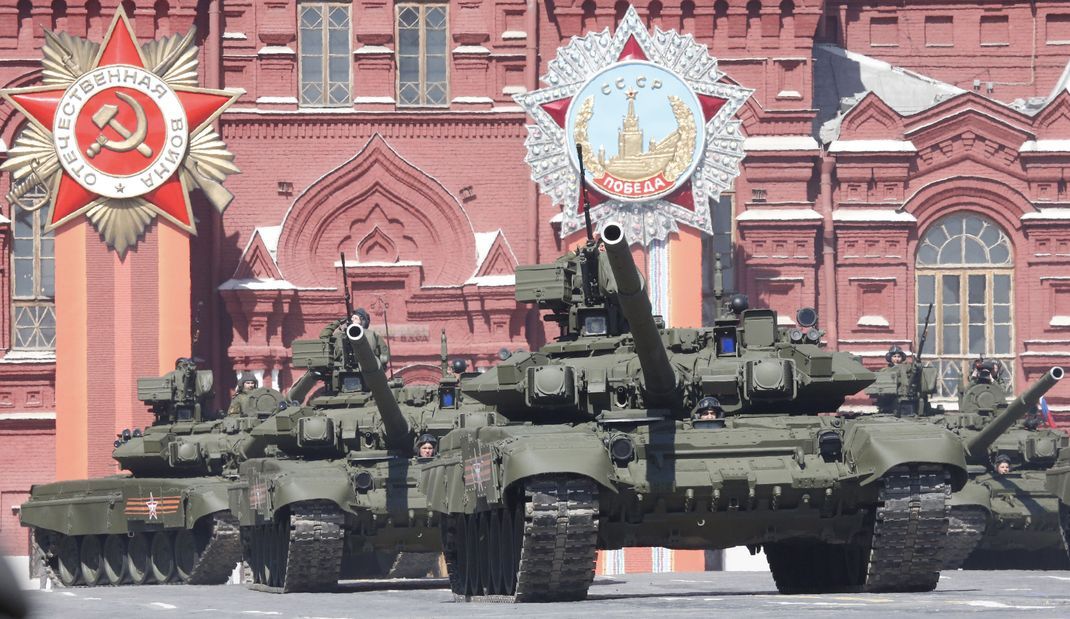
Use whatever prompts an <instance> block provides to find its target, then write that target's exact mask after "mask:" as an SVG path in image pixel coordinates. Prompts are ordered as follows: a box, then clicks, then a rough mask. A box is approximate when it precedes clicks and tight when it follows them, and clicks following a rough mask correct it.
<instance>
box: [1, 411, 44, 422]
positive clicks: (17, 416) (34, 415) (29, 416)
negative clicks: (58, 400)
mask: <svg viewBox="0 0 1070 619" xmlns="http://www.w3.org/2000/svg"><path fill="white" fill-rule="evenodd" d="M55 418H56V411H33V412H27V413H0V421H23V420H30V421H35V420H47V419H55Z"/></svg>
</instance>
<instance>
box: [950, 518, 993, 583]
mask: <svg viewBox="0 0 1070 619" xmlns="http://www.w3.org/2000/svg"><path fill="white" fill-rule="evenodd" d="M987 525H988V515H987V514H986V513H985V511H984V510H982V509H977V508H970V507H952V508H951V517H950V521H949V524H948V528H947V536H948V543H947V547H946V549H945V550H944V560H943V562H942V564H941V567H940V569H941V570H957V569H959V568H960V567H963V564H964V563H965V562H966V558H967V557H969V556H970V553H972V552H973V550H974V548H976V547H977V544H979V543H980V542H981V538H982V537H983V536H984V534H985V527H986V526H987Z"/></svg>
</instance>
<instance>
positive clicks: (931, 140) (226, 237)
mask: <svg viewBox="0 0 1070 619" xmlns="http://www.w3.org/2000/svg"><path fill="white" fill-rule="evenodd" d="M117 4H118V3H117V2H115V1H114V0H104V1H103V2H98V1H96V0H90V1H88V2H83V1H81V0H71V1H69V2H63V1H61V0H57V1H55V2H52V3H51V4H49V3H47V2H30V1H29V0H0V87H3V88H6V87H15V86H25V85H32V84H34V83H35V81H37V80H39V76H40V68H39V67H40V51H39V50H40V47H41V44H42V42H43V36H44V35H43V30H44V29H46V28H47V29H57V30H63V31H66V32H69V33H71V34H75V35H79V36H88V37H89V38H90V39H93V40H99V39H100V38H101V37H102V35H103V30H104V29H105V28H106V27H107V24H108V23H109V21H110V18H111V15H112V14H113V12H114V8H115V6H116V5H117ZM123 5H124V6H125V7H126V11H127V13H128V14H129V15H130V16H131V19H132V21H133V23H134V27H135V30H136V32H137V34H138V37H139V38H140V39H142V40H143V41H144V40H149V39H153V38H157V37H161V36H166V35H170V34H173V33H179V32H185V31H186V30H187V29H188V28H189V27H190V26H191V25H195V26H196V27H197V30H198V32H199V33H200V34H199V36H200V39H201V45H202V51H201V57H200V61H201V75H202V78H203V81H204V83H205V85H206V86H209V87H231V88H243V89H245V91H246V92H245V95H244V96H243V97H242V98H241V99H240V100H239V101H238V103H236V104H235V105H234V106H233V107H232V108H230V109H229V110H228V111H227V112H226V113H225V114H224V115H223V117H222V119H221V120H220V121H219V126H220V130H221V133H222V135H223V138H224V140H225V141H226V142H227V145H228V147H229V148H230V150H231V151H233V152H234V153H235V154H236V156H237V160H236V163H237V164H238V165H239V167H240V168H241V169H242V172H243V173H242V174H241V175H238V176H234V177H231V178H230V179H229V180H228V181H227V188H228V189H229V190H230V191H231V192H233V193H234V195H235V199H234V201H233V203H232V204H231V206H230V207H229V208H228V210H227V211H226V214H225V216H223V217H222V218H220V217H219V216H217V215H216V214H215V213H214V211H213V209H211V208H210V207H209V206H208V204H207V202H206V201H205V200H204V199H202V198H200V197H199V196H197V195H196V194H195V195H194V214H195V215H196V217H197V218H198V220H199V222H198V225H197V227H198V231H199V232H198V236H197V237H196V238H195V239H194V240H193V249H194V251H193V262H194V264H193V265H192V266H193V268H192V274H193V275H192V277H193V298H194V301H193V307H192V308H191V312H192V315H193V318H194V323H195V327H194V334H193V335H194V337H195V352H196V354H198V355H199V356H201V357H204V358H205V359H208V360H209V362H210V364H211V365H212V367H213V368H214V369H216V370H217V371H218V372H220V373H221V375H226V376H228V377H230V376H233V374H232V372H234V371H240V370H244V369H248V370H252V371H255V372H258V373H259V374H260V375H261V376H262V377H263V378H264V381H265V382H266V383H268V384H276V385H283V386H285V385H287V384H288V383H289V381H290V380H292V376H291V373H290V369H289V358H288V352H287V346H288V345H289V344H290V342H292V340H293V339H295V338H299V337H308V336H311V335H314V334H316V333H317V332H318V330H319V329H320V328H321V326H322V324H323V323H324V322H326V321H328V320H330V319H332V318H335V317H337V316H338V314H339V312H340V310H341V295H340V293H339V282H340V280H341V278H342V277H343V275H342V272H341V268H340V264H339V254H340V253H344V255H345V256H346V260H347V262H348V263H349V265H350V267H351V268H350V269H349V272H348V277H349V280H350V281H351V283H352V285H353V287H354V294H355V296H356V302H357V303H358V304H360V305H364V306H367V307H368V308H369V309H370V310H371V312H372V316H373V321H374V322H375V323H376V324H377V326H379V327H382V326H384V325H383V324H382V323H383V322H385V319H386V318H387V317H388V318H389V323H390V324H389V326H390V331H391V333H390V339H391V348H392V351H393V363H394V370H395V371H396V372H397V373H399V374H400V375H401V376H404V377H406V378H408V379H413V380H422V381H427V380H432V379H433V377H434V376H435V375H436V374H437V371H438V370H437V358H438V348H439V332H440V329H445V330H446V332H447V335H448V336H449V342H450V349H451V355H452V356H458V357H465V358H467V359H469V360H470V362H472V363H474V364H475V365H476V366H477V367H478V366H485V365H488V364H490V363H492V362H493V360H494V358H495V357H496V355H497V352H498V351H499V350H500V349H501V348H503V347H505V348H509V349H516V348H521V347H524V348H527V347H531V346H536V345H538V344H539V342H540V341H541V340H542V339H543V338H544V337H545V335H544V333H543V331H542V326H541V324H542V323H541V322H540V321H539V320H538V319H537V316H536V315H535V314H534V313H533V312H531V311H530V310H528V309H527V308H517V307H516V305H515V303H514V302H513V289H512V273H513V269H514V267H515V266H516V265H517V264H518V263H528V262H534V261H537V260H543V259H548V258H552V257H553V256H555V255H556V254H557V253H558V252H559V251H560V250H561V248H562V247H563V246H564V242H563V241H561V240H560V239H559V238H558V230H557V229H556V228H555V226H554V216H555V215H556V214H557V213H558V208H557V207H556V206H554V205H552V204H551V203H550V201H549V200H547V199H546V198H545V197H542V196H540V195H539V193H538V190H537V188H536V186H535V184H534V183H532V182H530V181H529V180H528V179H529V178H530V170H529V169H528V167H527V164H525V162H524V156H525V151H524V146H523V141H524V137H525V135H526V128H525V127H526V124H527V123H528V119H527V118H525V115H524V114H523V112H522V111H521V110H520V108H519V107H518V106H517V105H516V104H515V103H514V102H513V101H512V95H513V94H516V93H521V92H525V91H530V90H533V89H536V88H538V87H539V76H540V75H541V74H543V73H544V72H545V68H546V63H547V62H548V61H549V60H552V59H553V58H554V57H555V55H556V50H557V49H558V48H559V47H560V46H561V45H562V44H563V43H565V42H566V41H568V40H569V38H570V37H572V36H574V35H579V34H581V33H583V32H585V31H589V30H600V29H602V28H613V27H614V25H615V23H616V22H617V21H618V20H619V19H620V17H621V16H622V15H623V14H624V12H625V10H626V9H627V6H628V4H627V3H626V2H618V3H615V4H614V3H610V2H603V1H601V0H586V1H582V2H581V1H580V0H565V1H563V2H554V3H543V2H536V3H530V2H521V1H519V0H448V1H447V0H443V1H441V2H436V1H433V0H420V1H418V2H401V1H398V2H384V1H383V0H353V1H351V2H348V1H347V2H342V1H324V2H313V1H308V2H305V1H303V0H278V1H273V2H250V1H228V0H201V1H199V2H196V1H193V0H172V1H171V2H167V1H164V0H161V1H158V2H124V3H123ZM636 9H637V10H638V12H639V14H640V15H641V16H643V17H644V18H645V19H647V20H648V21H649V23H650V25H651V27H652V28H653V27H655V26H656V27H660V28H663V29H676V30H679V31H682V32H686V33H690V34H692V35H694V37H695V38H696V39H697V40H699V41H700V42H702V43H704V44H706V45H708V46H709V48H710V52H711V54H712V55H713V56H715V57H717V58H718V59H719V67H720V70H721V71H723V72H724V73H725V74H726V75H727V78H728V79H730V80H731V81H733V82H734V83H737V84H739V85H741V86H744V87H747V88H752V89H754V90H755V93H754V95H753V97H752V98H751V99H750V101H749V102H748V104H747V106H746V107H745V108H744V109H743V111H742V112H741V113H740V114H739V118H740V120H741V121H742V123H743V131H744V133H745V135H746V136H747V140H746V144H745V147H746V151H747V157H746V159H745V160H744V164H743V170H742V173H741V175H740V177H739V179H738V180H737V182H736V185H735V191H734V192H733V193H731V194H727V195H725V196H723V197H722V199H721V200H720V202H719V203H718V204H717V205H714V208H713V217H714V228H715V230H716V234H714V235H713V236H711V237H709V238H707V239H703V240H702V256H703V265H702V268H701V269H692V271H693V272H694V273H695V274H697V275H696V276H695V277H696V278H701V281H697V279H696V281H683V280H682V279H680V278H678V279H677V280H670V281H669V282H668V286H669V287H672V286H701V287H702V289H703V290H704V293H706V294H705V295H704V296H707V297H708V294H709V292H710V291H711V290H712V262H713V259H712V257H713V255H714V252H720V253H722V254H724V255H726V256H730V257H731V260H729V261H728V264H729V267H730V268H729V269H728V270H727V271H728V274H729V277H730V280H731V281H732V282H734V285H735V286H736V287H737V288H739V289H740V290H742V291H744V292H746V293H748V294H749V295H751V297H752V299H758V300H759V301H758V302H760V303H764V304H768V305H770V306H772V307H774V308H776V309H778V310H780V311H782V312H784V316H785V319H790V317H791V316H793V314H794V310H795V309H796V308H797V307H799V306H803V305H814V306H816V307H817V308H818V309H819V311H820V312H821V315H822V326H823V327H824V328H825V329H826V330H827V341H828V344H829V345H830V346H833V347H838V348H839V349H842V350H850V351H854V352H857V353H859V354H862V355H864V356H865V357H866V358H867V359H868V360H870V361H872V362H873V364H874V365H875V366H876V365H879V364H880V363H881V358H882V357H883V354H884V351H885V350H887V348H888V346H889V345H891V344H898V345H902V346H904V347H908V348H909V346H910V343H911V341H912V340H913V339H914V338H915V329H916V327H915V326H916V324H917V323H918V322H920V321H921V320H922V319H923V318H924V309H925V308H926V307H927V304H928V303H929V302H930V301H931V302H933V303H936V306H937V311H936V312H934V315H935V316H936V320H935V322H934V326H933V328H932V329H931V330H930V343H931V346H932V349H931V350H928V351H927V353H930V354H932V355H933V357H934V358H935V357H940V361H939V363H940V364H941V370H942V372H943V375H944V376H945V379H946V381H945V382H946V387H945V392H946V393H948V394H950V393H951V390H952V388H953V386H954V384H956V382H957V380H958V373H960V372H961V368H962V366H963V363H965V362H966V361H967V360H968V359H971V358H973V357H975V356H976V354H978V353H984V354H987V355H991V356H997V357H1002V358H1004V359H1005V360H1006V361H1007V364H1008V366H1009V367H1010V368H1011V369H1012V372H1013V376H1014V378H1015V380H1016V381H1018V382H1019V383H1021V381H1023V380H1028V379H1030V378H1031V377H1033V376H1036V375H1037V374H1039V373H1040V372H1041V371H1042V370H1043V369H1044V368H1046V367H1048V366H1050V365H1053V364H1059V363H1065V362H1066V360H1067V358H1068V357H1070V310H1065V309H1063V308H1062V306H1063V305H1065V304H1066V303H1067V302H1068V301H1070V276H1067V272H1068V271H1067V267H1068V266H1070V204H1068V203H1067V202H1068V200H1070V198H1068V196H1067V182H1066V178H1065V176H1066V172H1065V171H1064V170H1065V168H1067V167H1070V133H1068V132H1070V93H1067V92H1066V85H1067V83H1068V80H1070V70H1068V69H1067V66H1068V65H1067V61H1068V60H1070V6H1068V5H1067V4H1066V3H1064V2H1058V1H1056V0H1048V1H1043V0H1037V1H1033V2H1025V1H1016V0H1004V1H996V0H972V1H951V0H945V1H943V2H936V1H932V2H930V1H926V0H923V1H919V2H910V3H903V2H898V1H890V0H888V1H885V0H868V1H866V2H860V1H855V0H797V1H794V2H793V1H792V0H784V1H782V2H781V1H776V0H764V1H758V0H751V1H749V2H748V1H746V0H731V1H725V0H718V1H717V2H710V1H692V0H684V1H683V2H669V1H665V2H662V1H660V0H652V1H651V2H649V3H647V2H640V3H638V4H637V5H636ZM23 121H24V119H23V118H22V117H21V116H20V115H18V114H17V113H16V112H14V110H12V109H11V108H10V107H8V106H0V160H2V159H3V158H5V157H6V156H7V149H8V148H9V147H10V146H11V145H12V144H13V143H14V139H15V136H16V135H17V134H18V132H19V131H20V130H21V127H22V123H23ZM8 183H9V179H7V178H6V177H4V178H0V191H4V192H6V191H7V189H8ZM33 199H37V200H41V199H45V198H43V197H42V196H37V197H36V198H34V197H33V196H31V197H29V198H27V200H30V202H28V203H27V204H26V205H25V206H29V207H30V208H32V206H33V204H32V200H33ZM39 220H40V215H39V212H34V211H31V210H27V209H24V208H22V207H20V206H12V205H8V204H6V203H5V204H3V205H2V206H0V453H2V454H3V456H2V457H0V470H3V471H4V472H5V474H4V475H2V476H0V510H2V511H0V544H3V545H5V546H6V547H7V548H11V549H15V550H18V549H19V548H20V546H21V544H22V543H23V540H24V532H22V531H21V530H20V529H19V528H18V526H17V516H16V515H15V513H14V511H13V510H12V507H14V506H16V505H18V504H19V503H20V502H21V501H22V500H24V499H25V497H26V496H27V493H28V491H29V486H30V484H31V483H35V482H43V481H50V480H51V479H52V478H53V477H54V475H55V467H54V462H53V460H52V456H51V454H53V453H55V452H54V445H53V443H52V440H53V439H52V438H51V437H52V434H53V424H54V422H53V419H54V410H55V405H54V384H53V383H54V378H53V376H54V355H53V354H52V353H51V352H50V351H51V348H52V347H53V346H54V341H53V340H54V333H53V332H52V331H50V329H51V325H52V324H53V322H52V321H54V318H53V317H52V316H53V312H54V308H53V307H52V305H51V297H52V294H53V291H52V289H51V285H52V284H51V282H52V271H51V270H50V269H51V262H50V259H49V258H50V256H51V255H52V254H51V246H50V240H49V238H48V235H47V234H42V233H41V231H40V221H39ZM100 293H101V294H106V291H101V292H100ZM706 305H709V303H708V302H707V303H706ZM919 308H921V311H919ZM706 309H707V311H708V310H709V308H708V307H707V308H706ZM116 336H117V337H121V334H117V335H116ZM221 382H223V383H224V384H226V383H227V382H228V381H227V380H223V381H221ZM1060 389H1062V388H1060ZM1050 400H1051V401H1052V403H1053V404H1054V407H1055V408H1056V410H1059V409H1060V407H1062V409H1066V407H1067V405H1070V392H1068V391H1066V390H1065V389H1063V390H1062V391H1061V392H1056V393H1055V395H1054V396H1053V397H1052V398H1050ZM94 414H97V413H94ZM135 417H136V418H135V419H134V420H133V421H134V423H136V424H141V423H145V422H147V421H148V418H147V416H144V417H141V416H140V415H139V414H135ZM130 422H131V420H130V419H129V415H128V414H119V413H118V412H115V411H99V418H98V419H96V420H95V423H94V425H93V427H94V428H95V429H96V431H99V432H100V433H101V435H102V436H101V441H100V445H101V449H100V450H99V453H96V454H93V458H94V459H95V461H96V462H97V466H96V467H95V468H96V470H99V471H101V472H105V471H107V470H110V467H111V464H110V462H111V461H110V459H109V453H108V449H107V447H108V445H110V440H111V437H110V436H108V434H109V432H110V431H111V430H112V429H113V428H114V429H121V428H122V427H126V426H127V425H129V424H130ZM105 439H106V440H105ZM2 458H7V460H4V459H2ZM14 471H17V472H18V473H17V474H14V473H13V472H14Z"/></svg>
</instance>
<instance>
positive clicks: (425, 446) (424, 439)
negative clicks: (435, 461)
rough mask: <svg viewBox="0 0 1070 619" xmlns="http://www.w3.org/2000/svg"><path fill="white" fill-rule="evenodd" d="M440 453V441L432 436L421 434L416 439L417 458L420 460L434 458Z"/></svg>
mask: <svg viewBox="0 0 1070 619" xmlns="http://www.w3.org/2000/svg"><path fill="white" fill-rule="evenodd" d="M436 451H438V441H437V440H435V437H433V436H431V435H430V434H421V435H420V438H418V439H416V456H417V457H418V458H433V457H434V456H435V452H436Z"/></svg>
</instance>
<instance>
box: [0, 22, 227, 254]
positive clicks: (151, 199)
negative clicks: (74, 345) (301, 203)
mask: <svg viewBox="0 0 1070 619" xmlns="http://www.w3.org/2000/svg"><path fill="white" fill-rule="evenodd" d="M43 51H44V60H43V61H42V65H43V69H44V71H43V73H42V76H43V79H42V81H43V83H44V85H43V86H34V87H30V88H13V89H9V90H5V91H0V96H3V98H4V99H6V100H7V101H8V102H10V103H11V104H12V105H13V106H14V107H15V108H17V109H18V110H20V111H21V112H23V113H24V114H25V115H26V116H27V117H28V118H29V119H30V123H29V124H28V126H27V128H26V130H24V131H23V132H22V133H21V134H20V137H19V138H18V139H17V140H16V142H15V144H14V146H13V147H12V148H11V150H10V151H9V152H8V160H7V161H6V162H4V164H3V165H2V166H0V171H7V172H10V173H11V175H12V187H11V191H10V192H8V195H7V199H8V201H10V202H14V201H16V200H18V199H19V198H22V197H24V196H25V195H26V194H28V193H29V192H30V190H32V189H34V188H36V187H43V188H44V189H45V190H46V191H47V192H48V194H49V195H48V198H47V199H45V200H41V201H39V202H38V203H37V205H38V208H40V207H42V206H44V205H45V204H50V205H51V213H50V215H49V217H48V219H47V221H48V229H54V228H56V227H58V226H59V225H61V224H63V223H65V222H67V221H70V220H72V219H74V218H76V217H78V216H79V215H82V214H85V216H86V217H87V218H88V219H89V221H90V222H91V223H92V224H93V225H94V226H95V227H96V229H97V230H98V231H99V232H100V235H101V237H102V238H103V240H104V242H105V243H106V244H107V245H108V246H109V247H112V248H113V249H115V250H116V251H118V252H119V253H120V254H125V252H126V251H127V249H129V248H130V247H131V246H133V245H134V244H135V243H137V240H138V238H140V237H141V236H142V235H143V234H144V232H145V230H146V228H147V227H148V226H149V224H151V223H152V221H153V219H154V218H155V217H156V216H157V215H159V216H161V217H165V218H167V219H168V220H170V221H171V222H173V223H174V224H175V225H177V226H179V227H180V228H182V229H183V230H186V231H187V232H190V233H194V232H196V230H195V227H194V222H193V213H192V209H191V207H190V202H189V191H190V190H192V189H194V188H199V189H201V190H202V191H203V192H204V195H205V196H206V197H207V198H208V200H209V201H210V202H211V203H212V204H213V205H214V206H215V207H216V208H217V209H219V211H220V212H222V211H223V210H224V209H225V208H226V207H227V205H228V204H229V203H230V200H231V198H232V196H231V194H230V192H228V191H227V190H226V189H224V188H223V186H222V184H221V181H222V180H223V179H224V178H226V176H227V175H230V174H233V173H236V172H237V171H238V168H237V167H235V166H234V164H233V163H232V161H233V159H234V156H233V155H232V154H231V153H230V152H229V151H227V150H226V147H225V146H224V144H223V142H222V141H221V140H220V138H219V135H218V134H217V133H216V132H215V130H214V129H212V127H211V124H210V123H211V122H212V120H214V119H215V118H216V117H217V116H218V115H219V114H220V113H222V111H223V110H224V109H225V108H226V107H227V106H229V105H230V104H231V103H233V102H234V100H235V99H237V97H238V96H240V95H241V91H234V90H208V89H204V88H197V52H198V50H197V46H196V45H195V44H194V32H193V31H192V30H191V31H190V32H188V33H186V34H185V35H182V36H180V35H174V36H171V37H168V38H164V39H159V40H156V41H151V42H148V43H145V44H144V45H138V43H137V39H136V37H135V36H134V32H133V29H132V28H131V26H130V22H129V21H128V20H127V17H126V14H125V13H124V11H123V9H122V8H121V7H120V8H118V9H117V12H116V15H115V19H113V20H112V23H111V26H110V27H109V28H108V33H107V35H105V37H104V42H103V43H101V44H99V45H98V44H97V43H94V42H92V41H88V40H86V39H82V38H79V37H74V36H70V35H67V34H65V33H53V32H48V31H46V32H45V45H44V49H43ZM21 206H22V207H23V208H26V205H25V203H23V204H21ZM29 208H31V209H32V208H33V206H30V207H29Z"/></svg>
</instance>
